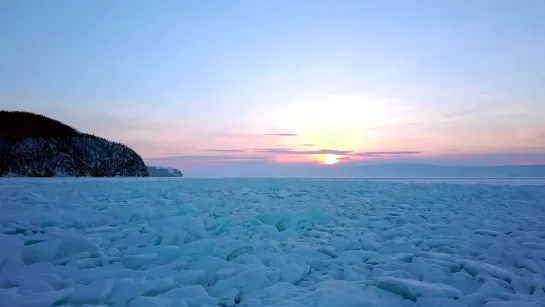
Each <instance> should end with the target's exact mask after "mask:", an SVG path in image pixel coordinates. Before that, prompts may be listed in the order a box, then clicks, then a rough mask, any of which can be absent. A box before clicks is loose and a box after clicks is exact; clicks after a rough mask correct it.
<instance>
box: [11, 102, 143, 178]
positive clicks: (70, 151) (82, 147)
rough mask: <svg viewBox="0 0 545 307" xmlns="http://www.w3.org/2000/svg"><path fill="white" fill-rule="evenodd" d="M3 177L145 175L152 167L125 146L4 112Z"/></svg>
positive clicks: (58, 124)
mask: <svg viewBox="0 0 545 307" xmlns="http://www.w3.org/2000/svg"><path fill="white" fill-rule="evenodd" d="M0 176H24V177H53V176H70V177H72V176H74V177H76V176H90V177H115V176H124V177H125V176H127V177H142V176H148V171H147V168H146V165H145V164H144V161H143V160H142V158H141V157H140V156H139V155H138V154H137V153H136V152H134V151H133V150H132V149H130V148H129V147H127V146H125V145H123V144H119V143H115V142H110V141H108V140H106V139H103V138H101V137H98V136H94V135H90V134H87V133H82V132H79V131H77V130H76V129H74V128H72V127H70V126H67V125H65V124H63V123H61V122H59V121H57V120H54V119H51V118H48V117H46V116H43V115H39V114H34V113H29V112H19V111H0Z"/></svg>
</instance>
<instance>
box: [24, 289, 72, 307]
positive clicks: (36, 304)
mask: <svg viewBox="0 0 545 307" xmlns="http://www.w3.org/2000/svg"><path fill="white" fill-rule="evenodd" d="M73 291H74V289H70V288H69V289H63V290H59V291H50V292H41V293H34V294H31V295H27V296H24V297H23V299H22V300H21V301H20V302H19V304H18V305H19V306H21V307H50V306H55V305H57V304H58V303H60V302H62V301H65V300H66V299H67V298H68V296H70V294H71V293H72V292H73Z"/></svg>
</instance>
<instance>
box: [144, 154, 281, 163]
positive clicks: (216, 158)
mask: <svg viewBox="0 0 545 307" xmlns="http://www.w3.org/2000/svg"><path fill="white" fill-rule="evenodd" d="M270 159H272V157H269V156H229V155H217V156H206V155H178V156H170V157H160V158H147V159H146V160H148V161H180V162H186V161H187V162H191V161H236V160H240V161H246V160H270Z"/></svg>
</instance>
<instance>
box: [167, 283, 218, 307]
mask: <svg viewBox="0 0 545 307" xmlns="http://www.w3.org/2000/svg"><path fill="white" fill-rule="evenodd" d="M159 297H161V298H168V299H171V300H172V301H173V302H174V305H175V306H184V305H183V303H181V305H179V302H181V301H184V302H185V303H186V304H187V306H188V307H201V306H217V305H218V299H217V298H214V297H210V296H209V295H208V293H207V292H206V290H205V289H204V288H203V287H202V286H200V285H197V286H187V287H181V288H177V289H172V290H170V291H168V292H167V293H164V294H161V295H160V296H159Z"/></svg>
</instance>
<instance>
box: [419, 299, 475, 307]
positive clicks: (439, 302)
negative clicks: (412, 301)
mask: <svg viewBox="0 0 545 307" xmlns="http://www.w3.org/2000/svg"><path fill="white" fill-rule="evenodd" d="M416 305H417V306H418V307H467V305H465V304H463V303H461V302H459V301H456V300H454V299H452V298H448V297H419V298H418V300H417V301H416Z"/></svg>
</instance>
